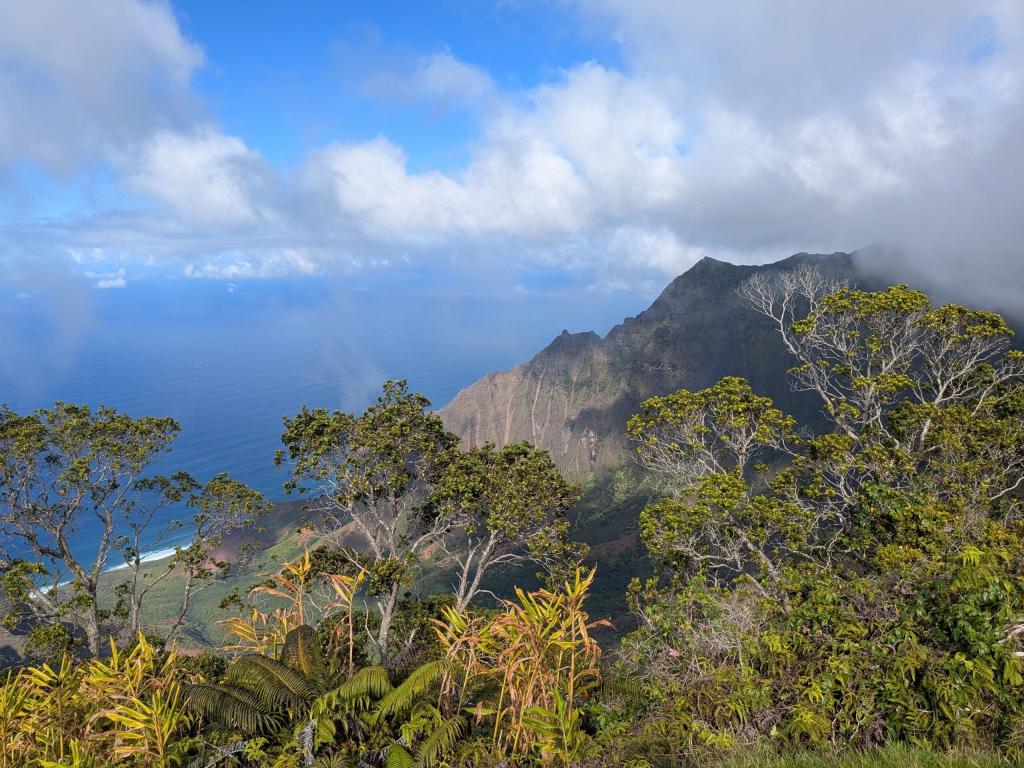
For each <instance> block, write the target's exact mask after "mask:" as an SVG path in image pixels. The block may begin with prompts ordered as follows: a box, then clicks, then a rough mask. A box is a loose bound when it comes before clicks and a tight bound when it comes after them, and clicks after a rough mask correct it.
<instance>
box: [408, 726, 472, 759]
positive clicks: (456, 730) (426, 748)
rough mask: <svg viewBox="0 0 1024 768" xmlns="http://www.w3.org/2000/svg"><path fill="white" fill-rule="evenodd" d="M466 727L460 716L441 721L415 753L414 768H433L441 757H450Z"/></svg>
mask: <svg viewBox="0 0 1024 768" xmlns="http://www.w3.org/2000/svg"><path fill="white" fill-rule="evenodd" d="M467 726H468V723H467V722H466V718H465V717H463V716H462V715H455V716H453V717H450V718H448V719H447V720H442V721H441V723H440V724H439V725H438V726H437V728H435V729H434V730H433V731H432V732H431V733H430V735H429V736H427V738H425V739H424V740H423V742H422V743H421V744H420V748H419V749H418V750H417V751H416V768H435V766H437V765H438V764H439V763H440V760H441V758H442V757H443V756H446V755H451V754H452V753H453V752H454V751H455V745H456V743H457V742H458V740H459V739H460V738H461V737H462V735H463V734H464V733H465V732H466V728H467Z"/></svg>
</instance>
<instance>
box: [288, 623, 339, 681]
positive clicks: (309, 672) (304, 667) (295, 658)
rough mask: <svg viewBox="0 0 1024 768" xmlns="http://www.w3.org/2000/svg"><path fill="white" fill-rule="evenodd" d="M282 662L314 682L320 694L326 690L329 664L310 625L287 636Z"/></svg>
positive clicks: (304, 625) (298, 628)
mask: <svg viewBox="0 0 1024 768" xmlns="http://www.w3.org/2000/svg"><path fill="white" fill-rule="evenodd" d="M280 660H281V663H282V664H284V665H285V666H288V667H291V668H292V669H295V670H298V671H299V672H301V673H302V674H303V675H305V676H306V677H307V678H309V679H310V680H311V681H313V683H315V684H316V686H317V689H318V691H317V692H318V693H320V692H322V691H324V690H326V688H327V662H326V661H325V660H324V654H323V651H322V650H321V648H320V639H319V638H318V637H317V636H316V631H315V630H314V629H313V628H312V627H310V626H309V625H307V624H303V625H302V626H299V627H296V628H295V629H293V630H292V631H290V632H289V633H288V634H287V635H285V638H284V646H283V647H282V648H281V656H280Z"/></svg>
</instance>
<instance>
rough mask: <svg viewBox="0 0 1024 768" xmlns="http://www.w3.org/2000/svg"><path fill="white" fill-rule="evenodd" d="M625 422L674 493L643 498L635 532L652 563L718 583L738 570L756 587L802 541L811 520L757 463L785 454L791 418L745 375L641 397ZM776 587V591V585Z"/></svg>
mask: <svg viewBox="0 0 1024 768" xmlns="http://www.w3.org/2000/svg"><path fill="white" fill-rule="evenodd" d="M642 408H643V410H642V412H641V413H639V414H637V415H635V416H633V417H632V418H631V419H630V420H629V423H628V425H627V427H626V432H627V435H628V436H629V437H630V438H632V439H633V440H635V441H636V443H637V447H636V452H637V458H638V460H639V461H640V462H641V464H643V465H644V466H645V467H647V468H648V469H650V470H652V471H653V472H655V473H657V474H659V475H661V476H662V477H663V478H665V480H666V484H667V487H668V489H669V490H670V495H668V496H667V497H666V498H664V499H662V500H661V501H658V502H655V503H653V504H650V505H648V506H647V507H646V508H645V509H644V510H643V512H642V513H641V516H640V530H641V535H642V538H643V541H644V543H645V545H646V546H647V549H648V551H649V552H650V553H651V555H652V556H653V557H654V558H655V560H656V562H659V563H661V564H663V565H664V566H666V567H668V568H670V569H675V570H684V571H685V570H693V571H696V572H699V573H701V574H704V575H706V576H707V577H708V578H710V579H711V580H712V581H713V582H714V583H716V584H718V583H720V582H721V581H722V580H725V581H728V580H731V579H733V578H735V577H738V576H741V575H742V576H743V577H744V579H746V580H748V581H749V582H750V583H751V584H753V585H754V587H755V588H756V589H757V590H758V591H759V592H760V593H762V594H768V592H769V587H768V586H767V585H766V583H765V582H766V580H767V581H768V582H770V583H771V584H772V585H774V586H775V587H776V588H777V587H778V586H779V585H780V584H781V581H782V569H781V562H780V561H781V559H782V558H784V557H785V556H787V555H788V554H789V553H791V552H792V551H794V550H796V549H798V548H800V547H801V546H803V545H805V544H806V540H807V536H808V528H809V527H811V526H810V525H809V521H808V520H806V519H805V518H804V517H803V516H799V515H794V512H796V511H798V510H795V509H794V508H792V507H789V506H786V505H780V504H779V503H777V500H776V499H775V498H773V497H772V496H770V495H766V494H765V493H764V491H765V490H766V489H767V488H768V486H769V481H768V478H767V466H766V465H764V464H763V463H761V462H763V461H767V460H770V459H780V458H782V457H785V456H786V455H787V454H789V453H791V452H792V450H793V446H794V441H795V438H796V435H795V434H794V431H793V430H794V427H795V422H794V420H793V419H792V417H790V416H787V415H785V414H784V413H782V411H780V410H779V409H777V408H775V406H774V404H773V403H772V401H771V399H770V398H767V397H762V396H760V395H757V394H755V393H754V392H753V390H751V388H750V385H749V384H748V383H747V382H746V381H745V380H744V379H741V378H738V377H727V378H725V379H722V380H721V381H720V382H718V383H717V384H715V385H714V386H712V387H709V388H707V389H704V390H701V391H699V392H689V391H687V390H679V391H678V392H675V393H673V394H670V395H666V396H664V397H652V398H649V399H648V400H645V401H644V402H643V403H642ZM776 593H777V592H776Z"/></svg>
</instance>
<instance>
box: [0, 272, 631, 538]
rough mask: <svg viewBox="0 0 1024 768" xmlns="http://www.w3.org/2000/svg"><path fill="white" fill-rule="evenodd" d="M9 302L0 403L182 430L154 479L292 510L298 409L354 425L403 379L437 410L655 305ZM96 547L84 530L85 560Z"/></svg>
mask: <svg viewBox="0 0 1024 768" xmlns="http://www.w3.org/2000/svg"><path fill="white" fill-rule="evenodd" d="M0 292H2V293H0V295H2V299H3V305H2V307H0V402H6V403H7V404H8V405H9V406H11V407H12V408H14V409H15V410H17V411H28V410H32V409H35V408H39V407H45V406H48V405H51V404H52V403H54V402H55V401H57V400H63V401H68V402H78V403H88V404H90V405H93V406H96V405H100V404H103V405H109V406H113V407H115V408H118V409H121V410H124V411H126V412H128V413H130V414H132V415H133V416H143V415H152V416H172V417H174V418H175V419H177V420H178V421H179V422H180V423H181V425H182V431H181V434H180V436H179V437H178V439H177V441H176V442H175V445H174V448H173V451H172V453H171V454H170V455H169V456H168V457H166V458H163V459H161V460H160V462H159V463H158V465H157V466H156V467H155V469H156V470H157V471H170V470H172V469H179V468H180V469H184V470H186V471H188V472H190V473H192V474H193V475H194V476H195V477H196V478H197V479H198V480H200V481H205V480H208V479H209V478H210V477H212V476H213V475H215V474H216V473H218V472H222V471H223V472H228V473H230V474H231V475H232V476H234V477H235V478H237V479H239V480H242V481H244V482H246V483H248V484H250V485H251V486H253V487H255V488H257V489H259V490H260V491H262V492H263V493H265V494H266V495H267V496H268V497H269V498H271V499H280V498H284V495H283V492H282V491H281V483H282V482H283V480H284V477H283V472H278V471H276V470H275V469H274V465H273V457H274V452H275V451H276V450H277V448H278V447H279V445H280V434H281V426H282V425H281V419H282V417H283V416H284V415H286V414H292V413H294V412H296V411H297V410H298V409H299V407H300V406H301V405H302V404H308V405H310V406H327V407H330V408H343V409H346V410H356V411H358V410H361V409H362V408H364V407H365V406H366V405H368V404H369V403H370V402H371V401H372V400H373V398H374V397H375V394H376V392H377V391H378V390H379V387H380V385H381V383H383V382H384V381H385V380H386V379H388V378H405V379H408V380H409V384H410V387H411V388H412V389H414V390H416V391H420V392H423V393H424V394H426V395H427V396H428V397H429V398H430V399H431V400H432V401H433V403H434V405H435V407H440V406H442V405H444V404H445V403H447V402H448V401H449V400H450V399H451V398H452V397H453V396H454V395H455V393H456V392H458V391H459V390H460V389H461V388H463V387H465V386H467V385H468V384H471V383H472V382H473V381H475V380H476V379H478V378H479V377H480V376H482V375H483V374H485V373H487V372H488V371H492V370H503V369H507V368H509V367H511V366H513V365H515V364H516V363H520V362H525V361H526V360H528V359H529V358H530V357H531V356H532V355H533V354H534V353H535V352H537V351H539V350H540V349H541V348H542V347H544V346H545V345H546V344H547V343H548V342H549V341H550V340H551V339H552V338H553V337H554V336H556V335H557V334H558V333H559V332H560V331H561V330H562V329H563V328H567V329H569V330H570V331H582V330H595V331H597V332H599V333H602V334H603V333H605V332H607V331H608V329H609V328H611V326H612V325H614V324H615V323H617V322H619V321H620V320H621V319H622V318H623V317H624V316H627V315H632V314H636V313H637V312H639V311H640V310H642V309H643V308H644V307H645V306H647V304H649V302H650V298H651V297H650V296H643V295H640V294H636V293H628V292H619V293H610V294H609V293H603V292H598V291H585V290H582V289H572V288H565V289H561V290H547V291H542V292H539V293H536V292H535V293H528V292H525V291H500V292H499V291H495V292H494V294H493V295H483V294H481V293H474V292H471V291H467V290H449V289H446V288H445V287H444V286H438V285H436V284H434V285H422V286H421V285H419V284H417V282H416V281H407V282H402V281H388V282H383V281H381V282H379V283H376V284H369V285H366V284H365V283H364V284H361V285H356V284H349V283H344V282H339V281H325V280H321V279H312V278H311V279H290V280H250V281H240V282H238V283H237V284H233V283H227V282H223V281H207V280H183V279H179V280H164V281H151V282H132V283H129V284H128V285H127V286H126V287H124V288H119V289H109V290H97V289H93V288H85V289H83V288H81V287H80V286H79V287H75V288H73V289H72V288H68V287H67V286H63V287H60V286H58V287H53V286H50V287H49V288H47V289H44V290H34V291H33V290H26V289H23V288H22V287H19V288H15V287H7V286H2V285H0ZM179 513H180V511H179ZM169 514H171V515H174V514H178V513H175V512H171V513H169ZM95 533H96V532H95V529H92V530H91V529H90V528H89V527H88V526H83V528H82V529H81V530H79V531H78V533H77V540H78V543H79V546H80V547H82V551H83V552H85V551H87V550H88V548H89V547H90V546H91V545H92V544H94V543H95Z"/></svg>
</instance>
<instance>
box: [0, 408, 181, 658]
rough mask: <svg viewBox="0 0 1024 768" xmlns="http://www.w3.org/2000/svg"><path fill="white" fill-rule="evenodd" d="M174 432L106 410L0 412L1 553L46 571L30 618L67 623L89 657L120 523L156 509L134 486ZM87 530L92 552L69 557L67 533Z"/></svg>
mask: <svg viewBox="0 0 1024 768" xmlns="http://www.w3.org/2000/svg"><path fill="white" fill-rule="evenodd" d="M179 429H180V426H179V425H178V423H177V422H175V421H174V420H173V419H166V418H165V419H158V418H149V417H146V418H140V419H133V418H131V417H130V416H128V415H127V414H123V413H119V412H117V411H115V410H114V409H112V408H99V409H97V410H96V411H92V410H90V409H89V408H88V407H87V406H81V405H71V404H67V403H57V404H56V405H55V406H54V407H53V408H52V409H42V410H38V411H36V412H34V413H32V414H29V415H26V416H21V415H18V414H17V413H14V412H13V411H11V410H10V409H8V408H7V407H3V408H2V409H0V496H2V501H0V505H2V506H0V525H2V532H3V538H4V541H3V546H4V549H5V557H6V558H7V560H8V561H15V560H24V559H25V558H30V559H33V560H35V561H36V562H37V563H38V564H39V565H40V566H41V567H44V568H45V572H46V576H47V577H48V580H49V584H48V585H46V586H43V585H41V584H37V583H36V581H35V579H29V580H28V585H27V589H28V591H29V593H30V596H31V599H30V600H29V601H28V603H27V605H28V606H29V607H30V608H31V610H32V612H33V613H34V614H35V617H36V618H37V619H42V620H45V621H53V620H70V621H71V622H73V623H74V624H75V625H77V626H78V627H79V628H81V630H82V631H83V632H84V633H85V636H86V642H87V645H88V649H89V652H90V654H91V655H92V656H98V655H99V654H100V651H101V645H102V631H103V627H104V625H105V623H106V622H107V621H108V620H109V618H110V616H109V613H108V612H106V611H104V610H102V609H101V608H100V605H99V601H98V599H97V598H98V595H97V591H98V585H99V580H100V574H101V573H102V572H103V570H104V569H105V568H106V566H107V564H108V561H109V559H110V557H111V554H112V553H113V552H114V551H115V546H116V542H115V539H116V537H117V535H118V528H119V526H120V525H121V524H123V523H124V522H125V521H126V520H127V519H128V518H129V517H132V518H134V519H136V520H139V519H144V518H145V517H146V513H145V512H142V511H141V508H142V507H144V506H145V505H147V504H163V503H164V501H165V500H164V498H163V497H162V495H161V494H160V493H159V492H157V493H151V491H153V490H154V489H153V488H141V487H140V486H138V485H137V481H138V480H139V479H140V477H141V474H142V472H143V471H144V470H145V469H146V467H147V466H149V464H150V463H151V462H152V461H153V459H154V458H155V457H156V456H158V455H160V454H161V453H163V452H165V451H166V450H167V448H168V446H169V445H170V443H171V441H172V440H173V439H174V437H175V436H176V435H177V433H178V431H179ZM140 492H141V493H140ZM85 524H92V525H95V526H96V544H95V548H94V549H92V551H91V553H90V554H89V555H82V554H76V551H75V544H76V543H77V542H73V537H74V536H75V533H76V531H78V530H79V529H80V528H81V527H82V526H83V525H85ZM79 551H81V550H79ZM34 575H35V576H42V575H43V574H42V572H41V570H40V571H38V572H37V573H36V574H34ZM65 580H68V583H67V585H66V586H61V585H62V583H63V582H64V581H65ZM23 583H24V582H23Z"/></svg>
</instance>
